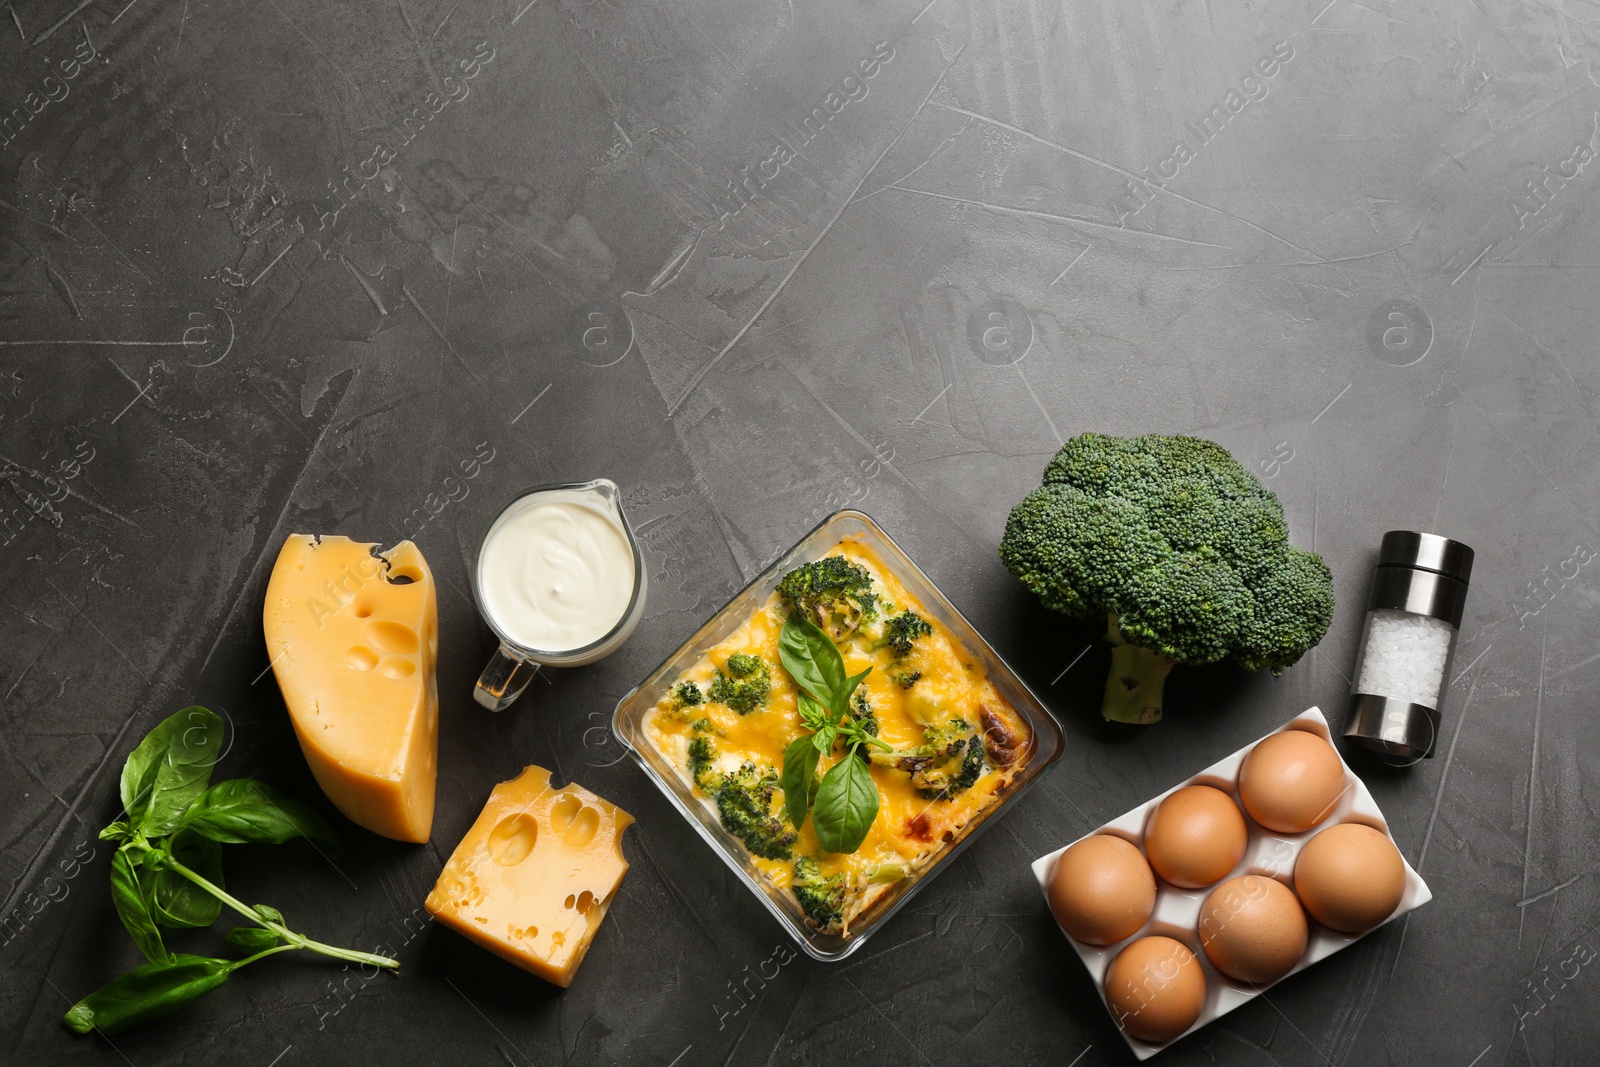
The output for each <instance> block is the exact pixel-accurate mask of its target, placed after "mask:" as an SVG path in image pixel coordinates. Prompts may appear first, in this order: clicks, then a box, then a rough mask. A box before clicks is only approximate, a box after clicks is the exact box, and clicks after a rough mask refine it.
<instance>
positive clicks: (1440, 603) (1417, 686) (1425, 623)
mask: <svg viewBox="0 0 1600 1067" xmlns="http://www.w3.org/2000/svg"><path fill="white" fill-rule="evenodd" d="M1472 555H1473V553H1472V549H1471V548H1469V547H1467V546H1466V545H1464V544H1462V543H1461V542H1460V541H1452V540H1450V538H1448V537H1440V536H1439V535H1438V534H1430V533H1415V532H1413V531H1411V530H1390V531H1389V532H1388V533H1386V534H1384V535H1383V547H1382V548H1380V549H1379V550H1378V566H1377V569H1376V570H1375V571H1374V573H1373V576H1372V594H1371V595H1370V596H1369V597H1368V598H1367V619H1366V625H1365V628H1364V629H1363V631H1362V634H1361V647H1360V649H1359V651H1357V653H1356V673H1355V681H1354V683H1352V685H1351V687H1350V714H1349V718H1348V720H1347V722H1346V724H1345V729H1344V736H1345V737H1346V739H1348V740H1349V741H1351V742H1352V743H1354V744H1357V745H1360V746H1362V747H1363V748H1367V749H1371V750H1372V751H1373V752H1375V753H1377V755H1378V758H1379V759H1381V760H1383V761H1384V762H1385V763H1390V764H1394V765H1395V766H1406V765H1409V764H1411V763H1415V762H1416V761H1417V760H1419V759H1423V758H1426V757H1431V756H1432V755H1433V750H1434V746H1435V744H1436V743H1437V741H1438V739H1439V724H1440V717H1439V704H1440V702H1441V700H1442V698H1443V695H1444V687H1445V679H1446V678H1447V677H1448V672H1449V670H1450V661H1451V657H1452V654H1453V653H1454V652H1455V647H1456V637H1457V635H1458V632H1459V631H1460V629H1461V613H1462V610H1463V609H1464V608H1465V607H1466V603H1467V581H1468V579H1469V578H1471V576H1472Z"/></svg>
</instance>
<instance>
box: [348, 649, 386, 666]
mask: <svg viewBox="0 0 1600 1067" xmlns="http://www.w3.org/2000/svg"><path fill="white" fill-rule="evenodd" d="M346 657H347V659H348V662H349V664H350V666H351V668H352V669H354V670H358V671H370V670H371V669H372V668H374V667H376V666H377V665H378V654H377V653H376V652H374V651H372V649H370V648H368V647H367V646H366V645H355V646H353V647H351V649H350V651H349V652H348V653H346Z"/></svg>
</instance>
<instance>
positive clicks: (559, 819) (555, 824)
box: [550, 793, 583, 834]
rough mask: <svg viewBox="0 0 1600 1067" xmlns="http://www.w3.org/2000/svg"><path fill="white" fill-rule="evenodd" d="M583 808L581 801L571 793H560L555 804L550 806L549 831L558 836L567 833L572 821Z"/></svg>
mask: <svg viewBox="0 0 1600 1067" xmlns="http://www.w3.org/2000/svg"><path fill="white" fill-rule="evenodd" d="M582 808H583V801H581V800H579V799H578V798H577V797H575V796H573V795H572V794H571V793H562V794H561V795H560V796H559V797H557V798H556V802H555V803H554V804H551V805H550V829H552V830H554V831H555V832H556V833H558V834H564V833H566V832H567V828H568V827H570V826H571V825H572V820H573V819H576V818H577V817H578V812H579V811H580V810H582Z"/></svg>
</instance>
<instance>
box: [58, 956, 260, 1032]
mask: <svg viewBox="0 0 1600 1067" xmlns="http://www.w3.org/2000/svg"><path fill="white" fill-rule="evenodd" d="M235 965H236V961H234V960H218V959H212V958H210V957H208V956H190V955H177V956H173V957H172V958H171V959H170V960H162V961H161V962H158V963H142V964H140V965H139V966H137V967H135V968H134V969H133V970H131V971H129V972H128V973H127V974H125V975H123V976H122V977H121V978H118V979H117V980H116V981H114V982H112V983H111V984H110V985H108V986H105V987H104V988H101V989H97V990H95V991H94V992H93V993H90V994H89V995H88V996H86V997H84V998H83V999H82V1000H80V1001H78V1003H76V1004H74V1005H73V1006H72V1008H71V1009H70V1010H68V1012H67V1013H66V1015H64V1016H62V1022H64V1023H66V1025H67V1029H69V1030H72V1031H74V1032H76V1033H80V1034H87V1033H88V1032H89V1031H91V1030H99V1031H100V1032H101V1033H103V1034H115V1033H117V1032H118V1031H121V1030H125V1029H127V1028H128V1027H130V1026H132V1025H134V1024H135V1023H142V1022H145V1021H146V1020H149V1019H159V1018H160V1017H161V1016H163V1015H170V1014H172V1013H173V1012H175V1011H177V1010H178V1009H179V1008H181V1007H183V1006H184V1005H185V1004H188V1003H189V1002H190V1001H192V1000H195V999H197V998H199V997H201V996H204V995H205V994H207V993H209V992H211V991H212V990H213V989H215V988H217V986H219V985H221V984H222V983H223V982H226V981H227V980H228V975H229V973H231V972H232V971H233V969H234V967H235Z"/></svg>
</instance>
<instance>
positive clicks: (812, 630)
mask: <svg viewBox="0 0 1600 1067" xmlns="http://www.w3.org/2000/svg"><path fill="white" fill-rule="evenodd" d="M778 659H779V660H780V661H781V662H782V663H783V669H784V670H786V671H788V672H789V674H790V675H792V676H793V677H794V680H795V682H796V683H798V684H799V686H800V688H802V689H804V690H806V691H808V692H809V693H810V694H811V695H812V696H813V697H816V699H817V701H818V702H819V703H821V704H824V705H826V706H827V707H830V708H831V707H834V706H835V703H836V698H837V696H838V694H839V693H840V691H841V690H843V689H844V686H845V673H844V657H843V656H841V655H839V646H838V645H835V644H834V643H833V638H831V637H829V636H828V635H827V634H826V633H824V632H823V631H822V627H820V626H818V625H817V624H816V623H814V622H812V621H811V620H810V619H808V618H806V617H805V616H803V615H801V614H800V613H799V612H791V613H790V615H789V617H788V618H787V619H785V620H784V623H783V631H782V633H780V634H779V635H778Z"/></svg>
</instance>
